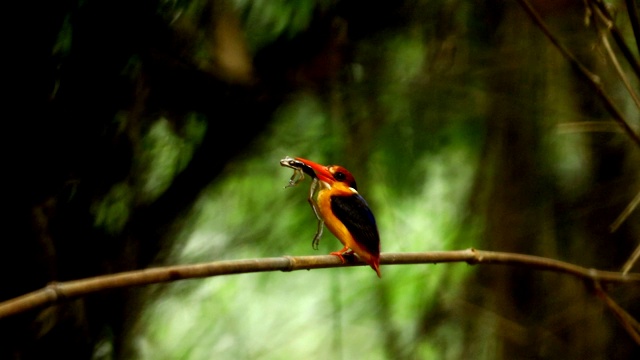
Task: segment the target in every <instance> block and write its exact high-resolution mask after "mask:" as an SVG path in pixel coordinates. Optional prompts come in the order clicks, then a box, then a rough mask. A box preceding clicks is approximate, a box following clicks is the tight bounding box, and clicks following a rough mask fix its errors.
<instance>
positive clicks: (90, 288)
mask: <svg viewBox="0 0 640 360" xmlns="http://www.w3.org/2000/svg"><path fill="white" fill-rule="evenodd" d="M452 262H466V263H468V264H470V265H475V264H502V265H512V266H525V267H530V268H535V269H539V270H546V271H553V272H558V273H564V274H568V275H572V276H574V277H576V278H579V279H583V280H590V281H593V282H597V283H634V284H640V273H627V274H622V273H619V272H612V271H602V270H595V269H588V268H584V267H581V266H578V265H574V264H570V263H567V262H563V261H559V260H554V259H549V258H543V257H538V256H532V255H524V254H514V253H503V252H493V251H482V250H476V249H467V250H456V251H434V252H420V253H383V254H381V256H380V264H383V265H408V264H437V263H452ZM362 265H366V264H365V263H364V262H362V261H359V260H358V259H354V261H351V262H348V263H346V264H343V263H342V262H341V261H340V259H339V258H338V257H336V256H331V255H320V256H282V257H274V258H260V259H246V260H226V261H215V262H209V263H200V264H193V265H177V266H166V267H158V268H150V269H144V270H135V271H128V272H122V273H117V274H110V275H102V276H96V277H92V278H87V279H80V280H72V281H65V282H58V283H51V284H49V285H47V286H46V287H44V288H42V289H40V290H36V291H33V292H31V293H28V294H25V295H22V296H19V297H16V298H14V299H10V300H6V301H4V302H0V319H2V318H5V317H8V316H11V315H16V314H19V313H23V312H26V311H28V310H32V309H36V308H40V307H43V306H50V305H53V304H56V303H59V302H63V301H68V300H70V299H74V298H78V297H82V296H86V295H88V294H91V293H95V292H99V291H105V290H110V289H117V288H125V287H131V286H141V285H150V284H157V283H165V282H171V281H177V280H185V279H195V278H203V277H211V276H221V275H231V274H241V273H254V272H266V271H287V272H288V271H296V270H311V269H321V268H335V267H344V266H362Z"/></svg>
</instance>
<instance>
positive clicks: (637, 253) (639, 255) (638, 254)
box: [622, 245, 640, 274]
mask: <svg viewBox="0 0 640 360" xmlns="http://www.w3.org/2000/svg"><path fill="white" fill-rule="evenodd" d="M638 259H640V245H638V246H637V247H636V249H635V250H634V251H633V254H631V256H630V257H629V260H627V262H625V263H624V265H623V266H622V273H623V274H627V273H628V272H629V270H631V268H632V267H633V265H634V264H635V263H636V261H638Z"/></svg>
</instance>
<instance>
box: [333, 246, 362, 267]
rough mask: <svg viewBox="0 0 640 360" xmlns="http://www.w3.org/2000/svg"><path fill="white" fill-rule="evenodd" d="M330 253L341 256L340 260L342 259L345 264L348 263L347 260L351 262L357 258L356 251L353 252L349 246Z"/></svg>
mask: <svg viewBox="0 0 640 360" xmlns="http://www.w3.org/2000/svg"><path fill="white" fill-rule="evenodd" d="M329 255H334V256H337V257H339V258H340V261H342V263H343V264H345V263H347V262H351V261H353V260H354V258H355V255H356V254H355V253H354V252H353V250H351V249H349V248H344V249H342V250H340V251H334V252H331V253H329Z"/></svg>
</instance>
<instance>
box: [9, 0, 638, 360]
mask: <svg viewBox="0 0 640 360" xmlns="http://www.w3.org/2000/svg"><path fill="white" fill-rule="evenodd" d="M529 3H530V4H531V5H532V6H533V7H534V8H535V9H536V11H537V12H538V13H539V15H540V17H541V19H542V20H543V21H544V22H545V23H546V24H547V26H548V27H549V29H550V32H551V33H552V34H553V36H555V37H556V38H557V39H558V40H559V42H560V43H561V44H563V46H566V48H567V50H568V51H570V52H571V53H572V54H573V55H574V56H575V59H576V61H577V62H573V63H572V62H570V61H568V60H567V58H565V57H563V56H562V55H561V53H560V51H558V49H557V48H556V47H554V46H553V44H552V43H551V41H550V40H549V39H548V38H547V37H545V35H544V34H543V32H542V31H541V29H540V27H538V26H537V25H536V24H535V23H534V22H533V21H532V19H531V17H530V16H528V15H527V13H526V11H525V10H524V7H523V6H522V2H520V1H508V0H487V1H464V0H420V1H362V0H360V1H340V0H300V1H285V0H277V1H276V0H274V1H248V0H221V1H205V0H139V1H133V2H132V1H124V0H109V1H105V0H82V1H79V0H64V1H61V0H55V1H53V0H50V1H30V2H27V3H25V4H24V5H26V7H27V8H25V9H23V11H22V12H17V13H16V15H17V14H19V15H20V16H16V17H17V19H18V21H20V25H16V26H15V28H14V29H13V33H12V36H11V38H12V39H11V40H9V41H8V42H7V43H6V44H5V46H6V47H5V49H6V50H5V56H6V57H7V58H8V59H9V61H10V62H11V65H9V66H10V67H9V68H8V69H10V72H11V73H13V74H12V75H13V76H15V77H16V79H15V80H16V81H13V77H12V80H11V81H12V82H10V83H8V88H9V89H10V90H9V91H10V95H8V97H7V100H8V101H7V103H8V105H9V106H10V107H16V109H15V112H13V115H11V116H10V117H7V118H6V120H7V121H6V123H9V125H10V128H11V130H10V131H9V132H6V133H5V138H6V141H5V142H6V143H7V144H12V145H5V146H8V152H7V157H8V159H7V160H8V161H7V162H6V163H5V172H4V173H5V179H6V181H8V184H7V185H6V187H5V190H7V191H6V192H5V193H6V195H5V201H4V204H5V208H6V210H5V212H4V214H5V215H3V223H4V224H5V225H4V228H5V233H4V234H5V235H4V237H3V238H4V240H3V241H2V245H1V248H0V260H1V261H0V283H1V284H2V286H0V300H6V299H9V298H12V297H16V296H18V295H21V294H24V293H26V292H29V291H33V290H36V289H39V288H42V287H43V286H45V285H46V284H47V283H49V282H52V281H66V280H72V279H80V278H85V277H90V276H96V275H100V274H109V273H115V272H120V271H127V270H132V269H142V268H147V267H152V266H162V265H177V264H191V263H197V262H207V261H216V260H234V259H247V258H261V257H276V256H282V255H295V256H303V255H319V254H328V253H329V252H331V251H336V250H339V249H340V248H341V247H342V246H341V244H340V243H339V242H338V240H337V239H336V238H335V237H333V235H332V234H330V233H329V232H328V231H326V232H325V234H324V236H323V238H322V241H321V242H320V249H319V250H318V251H314V250H313V249H312V248H311V240H312V238H313V235H314V233H315V229H316V219H315V216H314V215H313V212H312V210H311V208H310V207H309V204H308V203H307V194H308V186H309V180H305V181H304V182H303V183H300V184H299V185H298V186H297V187H293V188H287V189H285V188H284V186H285V185H286V184H287V182H288V180H289V177H290V176H291V175H292V171H291V169H287V168H283V167H281V166H280V165H279V160H280V159H282V158H284V157H285V156H299V157H304V158H307V159H311V160H313V161H316V162H319V163H323V164H339V165H343V166H345V167H346V168H347V169H349V170H350V171H351V172H352V173H353V174H354V176H355V177H356V179H357V181H358V189H359V191H360V193H361V194H362V195H363V196H364V197H365V198H366V199H367V201H368V202H369V205H370V206H371V208H372V210H373V212H374V213H375V215H376V218H377V221H378V227H379V230H380V236H381V247H382V251H383V252H421V251H436V250H438V251H440V250H457V249H465V248H469V247H475V248H479V249H484V250H493V251H504V252H517V253H525V254H532V255H539V256H545V257H550V258H555V259H559V260H562V261H567V262H571V263H574V264H577V265H580V266H585V267H588V268H597V269H602V270H612V271H619V270H620V269H621V268H622V266H623V264H625V262H626V261H627V260H628V259H629V257H630V256H631V254H632V253H633V251H634V249H635V248H636V247H637V246H638V245H639V244H640V211H638V210H636V211H635V212H632V213H631V214H630V215H629V216H628V217H627V218H626V219H625V221H623V222H622V223H621V224H620V225H619V226H615V229H613V230H614V231H612V228H611V227H612V225H614V224H615V222H616V219H618V218H619V217H620V215H621V214H622V212H623V210H624V209H625V208H626V207H627V206H628V205H629V204H630V203H631V202H632V201H633V199H634V198H635V197H636V196H637V195H638V193H639V192H640V143H638V141H637V138H636V139H635V140H634V138H633V136H631V135H630V134H629V133H628V132H625V131H624V130H623V128H622V127H621V126H619V124H617V123H616V121H615V119H614V115H613V114H612V112H611V111H610V110H611V109H609V108H607V106H606V103H605V101H603V99H602V97H600V96H599V93H598V90H596V89H595V88H594V87H593V86H591V85H590V83H589V82H587V81H585V77H584V74H583V73H581V72H580V71H578V70H579V66H577V64H578V63H579V64H580V65H581V66H584V67H585V68H587V69H589V70H590V71H592V72H593V73H594V74H596V75H597V76H598V79H599V81H600V84H601V90H602V93H604V94H605V95H606V96H607V97H608V98H609V99H610V100H611V103H612V104H614V106H615V107H616V109H618V111H619V112H620V114H621V115H622V116H623V118H624V120H625V121H626V122H627V123H628V124H629V126H630V127H631V129H632V130H633V131H635V134H638V133H639V132H640V116H639V114H640V113H639V110H638V103H637V100H635V102H634V97H633V96H632V95H630V93H629V92H628V91H627V89H626V88H625V86H624V85H623V81H622V80H621V78H620V76H619V75H618V74H617V72H616V70H615V66H614V65H615V63H616V62H614V61H613V60H612V59H616V60H617V62H618V63H619V65H620V67H621V69H622V71H623V73H624V74H625V77H624V79H626V80H627V81H628V82H629V84H630V88H631V89H633V90H634V91H635V92H636V93H637V92H638V89H639V88H640V86H639V80H638V79H639V75H640V70H638V68H639V67H638V59H639V56H638V45H637V42H636V38H635V37H634V32H633V26H632V23H633V22H632V19H633V15H634V14H636V15H637V12H638V9H637V3H635V2H634V1H632V0H631V1H623V0H611V1H606V2H602V1H600V0H587V1H582V0H562V1H557V0H556V1H545V0H529ZM634 4H635V5H634ZM626 6H632V7H633V6H635V8H627V7H626ZM603 9H604V10H603ZM605 10H606V11H605ZM603 14H604V15H603ZM607 14H608V15H607ZM609 15H610V16H611V17H612V19H613V24H614V25H615V31H616V34H617V35H618V36H619V37H620V38H621V39H624V41H625V42H626V44H627V48H626V49H624V48H621V47H620V46H619V45H618V44H616V42H615V40H614V39H613V37H611V36H609V35H607V36H606V39H607V40H608V42H603V41H602V35H601V34H602V31H606V27H605V26H604V22H603V21H602V20H603V18H604V17H606V16H609ZM7 16H9V14H7ZM630 19H631V20H630ZM636 30H638V29H637V28H636ZM606 34H609V33H608V32H606ZM636 35H637V34H636ZM607 44H608V45H610V47H611V49H612V51H613V52H614V54H615V58H612V57H611V56H610V55H609V52H608V49H607ZM11 113H12V112H7V114H11ZM636 137H637V135H636ZM631 271H635V272H637V271H640V268H639V266H638V265H637V264H636V265H635V266H634V268H632V270H631ZM382 274H383V277H382V279H378V278H377V277H376V276H375V273H374V272H373V271H372V270H371V269H370V268H368V267H348V268H336V269H323V270H314V271H298V272H292V273H284V272H272V273H259V274H241V275H233V276H224V277H217V278H208V279H198V280H188V281H180V282H175V283H171V284H164V285H153V286H147V287H140V288H127V289H118V290H111V291H107V292H101V293H96V294H94V295H91V296H87V297H85V298H82V299H77V300H73V301H69V302H65V303H62V304H59V305H56V306H53V307H49V308H46V309H38V310H34V311H32V312H28V313H24V314H20V315H17V316H12V317H9V318H5V319H2V320H0V338H1V340H0V358H2V359H41V358H45V357H46V358H54V357H59V358H65V359H523V358H527V359H585V358H589V359H632V358H640V346H638V344H637V343H635V342H634V340H633V339H632V337H631V336H630V335H629V334H628V333H627V332H626V331H625V330H624V328H623V326H622V325H621V324H620V323H619V322H618V321H617V320H616V318H615V316H614V315H613V314H612V313H611V312H610V311H609V309H608V308H607V307H606V306H605V305H604V304H603V302H602V301H600V300H599V299H598V298H597V297H596V296H594V294H593V292H592V291H591V289H589V287H587V286H585V284H584V283H582V282H580V281H578V280H576V279H575V278H571V277H568V276H563V275H558V274H555V273H549V272H540V271H536V270H534V269H529V268H525V267H508V266H494V265H478V266H468V265H467V264H464V263H459V264H438V265H403V266H382ZM605 290H607V291H608V292H609V294H610V295H611V297H612V298H613V299H614V300H616V301H617V302H618V304H619V305H621V306H622V307H623V308H624V309H626V310H627V311H628V312H629V313H630V314H631V315H633V316H635V317H636V319H637V318H638V316H640V301H639V299H640V289H639V288H638V286H637V285H618V286H611V287H608V288H606V289H605Z"/></svg>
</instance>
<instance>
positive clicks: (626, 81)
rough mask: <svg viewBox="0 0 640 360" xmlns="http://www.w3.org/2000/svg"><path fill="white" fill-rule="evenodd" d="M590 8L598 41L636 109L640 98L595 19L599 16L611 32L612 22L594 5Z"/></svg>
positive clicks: (639, 107) (639, 104)
mask: <svg viewBox="0 0 640 360" xmlns="http://www.w3.org/2000/svg"><path fill="white" fill-rule="evenodd" d="M592 9H593V12H592V13H593V14H595V15H594V23H595V26H596V29H597V30H598V34H599V35H600V41H602V45H603V46H604V48H605V50H606V52H607V55H609V59H610V60H611V64H613V68H614V69H615V70H616V74H618V77H619V78H620V80H621V81H622V83H623V84H624V87H625V88H626V89H627V91H628V92H629V95H631V98H632V99H633V102H634V103H635V104H636V107H637V108H638V109H640V99H639V98H638V95H637V94H636V92H635V91H634V90H633V87H632V86H631V82H630V81H629V79H628V78H627V75H626V74H625V73H624V71H622V67H621V66H620V63H619V62H618V58H617V57H616V54H615V53H614V52H613V49H612V48H611V45H610V44H609V40H608V39H607V34H606V33H605V32H604V31H603V30H602V29H601V27H600V26H599V25H598V21H597V19H598V18H599V19H600V21H602V22H603V23H604V26H605V27H606V29H607V30H608V31H609V32H611V29H612V28H613V22H612V20H611V19H609V18H607V17H606V15H605V14H604V13H603V12H602V11H601V9H599V8H596V7H592ZM596 16H597V18H596Z"/></svg>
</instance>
